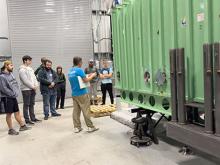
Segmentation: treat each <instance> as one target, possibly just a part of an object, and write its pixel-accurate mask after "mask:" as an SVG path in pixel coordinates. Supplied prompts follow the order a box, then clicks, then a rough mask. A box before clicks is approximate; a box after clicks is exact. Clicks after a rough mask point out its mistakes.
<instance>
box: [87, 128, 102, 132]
mask: <svg viewBox="0 0 220 165" xmlns="http://www.w3.org/2000/svg"><path fill="white" fill-rule="evenodd" d="M98 130H99V128H96V127H93V128H91V127H88V131H87V132H88V133H91V132H95V131H98Z"/></svg>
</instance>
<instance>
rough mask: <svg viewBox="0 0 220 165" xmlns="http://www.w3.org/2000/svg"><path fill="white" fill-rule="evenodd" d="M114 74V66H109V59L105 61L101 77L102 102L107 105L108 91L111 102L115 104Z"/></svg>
mask: <svg viewBox="0 0 220 165" xmlns="http://www.w3.org/2000/svg"><path fill="white" fill-rule="evenodd" d="M112 75H113V71H112V68H110V67H109V66H108V61H107V60H104V61H103V68H102V69H101V71H100V75H99V77H100V79H101V91H102V104H101V105H105V100H106V92H107V91H108V94H109V96H110V100H111V104H114V97H113V89H112Z"/></svg>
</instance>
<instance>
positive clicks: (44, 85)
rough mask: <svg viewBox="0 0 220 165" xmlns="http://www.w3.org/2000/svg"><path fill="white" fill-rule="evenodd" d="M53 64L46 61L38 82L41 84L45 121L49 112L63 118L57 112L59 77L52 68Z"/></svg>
mask: <svg viewBox="0 0 220 165" xmlns="http://www.w3.org/2000/svg"><path fill="white" fill-rule="evenodd" d="M51 67H52V62H51V61H50V60H46V61H45V68H42V69H41V70H40V71H39V73H38V80H39V82H40V91H41V94H42V96H43V105H44V116H45V117H44V120H48V117H49V111H50V112H51V116H53V117H56V116H61V114H59V113H57V112H56V109H55V102H56V96H57V89H56V84H57V82H58V77H57V74H56V72H55V71H54V70H53V69H52V68H51Z"/></svg>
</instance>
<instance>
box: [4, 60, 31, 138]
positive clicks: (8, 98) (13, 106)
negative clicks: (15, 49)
mask: <svg viewBox="0 0 220 165" xmlns="http://www.w3.org/2000/svg"><path fill="white" fill-rule="evenodd" d="M12 71H13V64H12V62H11V61H5V62H4V64H3V67H2V68H1V73H0V96H1V100H2V101H3V102H4V106H5V108H4V109H5V113H6V122H7V125H8V128H9V131H8V134H9V135H18V134H19V132H17V131H15V130H14V129H13V126H12V117H11V116H12V114H13V113H14V116H15V119H16V120H17V122H18V123H19V125H20V129H19V131H25V130H28V129H30V128H31V127H27V126H26V125H25V124H24V122H23V121H22V119H21V115H20V112H19V108H18V102H17V97H18V94H19V86H18V83H17V81H16V79H15V77H14V76H13V74H12Z"/></svg>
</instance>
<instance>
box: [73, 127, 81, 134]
mask: <svg viewBox="0 0 220 165" xmlns="http://www.w3.org/2000/svg"><path fill="white" fill-rule="evenodd" d="M82 130H83V129H82V128H74V133H79V132H81V131H82Z"/></svg>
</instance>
